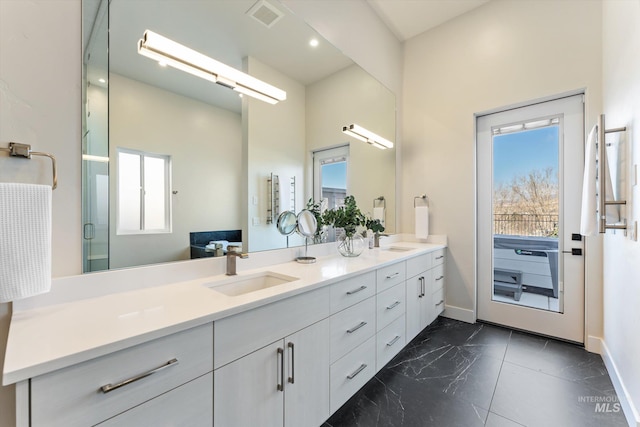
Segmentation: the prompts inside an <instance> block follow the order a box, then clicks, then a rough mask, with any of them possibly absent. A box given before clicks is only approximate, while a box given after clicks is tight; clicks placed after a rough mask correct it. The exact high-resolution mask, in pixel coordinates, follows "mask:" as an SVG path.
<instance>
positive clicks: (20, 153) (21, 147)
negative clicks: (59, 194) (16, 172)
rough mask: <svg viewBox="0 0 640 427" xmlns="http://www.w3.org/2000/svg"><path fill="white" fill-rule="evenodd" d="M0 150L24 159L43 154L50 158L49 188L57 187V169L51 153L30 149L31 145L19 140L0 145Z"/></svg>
mask: <svg viewBox="0 0 640 427" xmlns="http://www.w3.org/2000/svg"><path fill="white" fill-rule="evenodd" d="M0 151H5V152H8V153H9V155H10V156H11V157H23V158H25V159H31V156H43V157H48V158H50V159H51V167H52V171H53V183H52V185H51V188H52V189H53V190H55V189H56V188H57V187H58V170H57V168H56V158H55V156H54V155H53V154H49V153H43V152H39V151H31V145H29V144H20V143H19V142H10V143H9V146H8V147H0Z"/></svg>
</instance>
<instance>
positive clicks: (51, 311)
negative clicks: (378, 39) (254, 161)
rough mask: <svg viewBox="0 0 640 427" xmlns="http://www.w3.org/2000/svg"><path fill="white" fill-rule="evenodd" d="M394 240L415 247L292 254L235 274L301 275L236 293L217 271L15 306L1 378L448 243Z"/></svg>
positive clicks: (53, 366)
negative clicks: (302, 259)
mask: <svg viewBox="0 0 640 427" xmlns="http://www.w3.org/2000/svg"><path fill="white" fill-rule="evenodd" d="M393 246H395V247H398V246H400V247H403V248H412V250H408V251H402V252H396V251H390V250H388V248H376V249H369V250H367V249H365V252H363V254H362V255H360V256H359V257H355V258H346V257H342V256H340V255H339V254H336V255H331V256H324V257H318V259H317V262H316V263H314V264H299V263H297V262H295V261H291V262H286V263H282V264H275V265H271V266H268V267H263V268H258V269H254V270H249V271H242V272H240V273H238V276H236V277H238V278H240V277H241V276H250V275H254V274H257V273H260V272H265V271H269V272H274V273H278V274H283V275H287V276H293V277H294V278H298V279H299V280H294V281H291V282H288V283H284V284H281V285H277V286H274V287H271V288H266V289H261V290H258V291H255V292H251V293H247V294H244V295H239V296H233V297H232V296H227V295H224V294H222V293H220V292H217V291H215V289H214V288H212V287H214V286H215V284H216V282H218V281H220V282H224V281H226V280H228V279H229V276H225V275H218V276H210V277H206V278H201V279H197V280H190V281H184V282H177V283H172V284H168V285H163V286H157V287H151V288H145V289H138V290H133V291H129V292H120V293H115V294H110V295H105V296H100V297H96V298H89V299H82V300H79V301H73V302H67V303H63V304H56V305H51V306H46V307H39V308H34V309H31V310H26V311H17V312H14V314H13V316H12V318H11V326H10V329H9V337H8V340H7V350H6V354H5V362H4V369H3V377H2V383H3V384H4V385H7V384H12V383H16V382H19V381H23V380H25V379H28V378H32V377H35V376H38V375H42V374H45V373H48V372H52V371H54V370H57V369H61V368H64V367H67V366H71V365H75V364H77V363H81V362H84V361H86V360H89V359H93V358H96V357H99V356H103V355H105V354H109V353H112V352H114V351H118V350H121V349H124V348H127V347H131V346H133V345H137V344H141V343H143V342H146V341H149V340H152V339H156V338H160V337H163V336H166V335H170V334H173V333H176V332H180V331H183V330H186V329H189V328H192V327H195V326H198V325H202V324H205V323H208V322H212V321H215V320H218V319H221V318H223V317H228V316H231V315H234V314H238V313H241V312H243V311H246V310H250V309H252V308H255V307H259V306H262V305H265V304H269V303H272V302H275V301H278V300H281V299H284V298H288V297H291V296H294V295H297V294H300V293H303V292H307V291H310V290H312V289H316V288H319V287H322V286H327V285H330V284H332V283H335V282H337V281H340V280H343V279H346V278H348V277H350V276H353V275H356V274H360V273H364V272H367V271H371V270H375V269H377V268H380V267H382V266H384V265H387V264H391V263H394V262H397V261H401V260H404V259H409V258H412V257H415V256H417V255H420V254H422V253H426V252H431V251H434V250H437V249H440V248H444V247H445V245H442V244H434V243H416V242H394V244H393ZM238 262H242V261H241V260H238ZM212 339H213V337H212Z"/></svg>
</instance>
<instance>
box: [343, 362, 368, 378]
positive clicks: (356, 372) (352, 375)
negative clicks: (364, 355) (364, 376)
mask: <svg viewBox="0 0 640 427" xmlns="http://www.w3.org/2000/svg"><path fill="white" fill-rule="evenodd" d="M366 367H367V365H366V363H363V364H362V365H360V367H359V368H358V369H356V370H355V371H353V374H350V375H347V379H349V380H352V379H354V378H355V377H356V375H358V374H359V373H360V372H362V371H363V370H364V368H366Z"/></svg>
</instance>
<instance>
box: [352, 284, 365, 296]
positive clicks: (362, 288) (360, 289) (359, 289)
mask: <svg viewBox="0 0 640 427" xmlns="http://www.w3.org/2000/svg"><path fill="white" fill-rule="evenodd" d="M365 289H367V287H366V286H364V285H363V286H360V287H359V288H358V289H354V290H352V291H347V295H353V294H357V293H358V292H360V291H364V290H365Z"/></svg>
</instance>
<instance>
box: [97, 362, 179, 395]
mask: <svg viewBox="0 0 640 427" xmlns="http://www.w3.org/2000/svg"><path fill="white" fill-rule="evenodd" d="M177 364H178V359H171V360H169V361H168V362H167V363H165V364H164V365H161V366H158V367H157V368H154V369H152V370H150V371H147V372H145V373H142V374H140V375H136V376H135V377H131V378H129V379H126V380H124V381H121V382H119V383H118V384H106V385H103V386H102V387H100V390H101V391H102V392H103V393H105V394H106V393H109V392H110V391H113V390H115V389H117V388H120V387H124V386H126V385H128V384H131V383H134V382H136V381H138V380H141V379H143V378H146V377H148V376H149V375H153V374H155V373H156V372H160V371H162V370H163V369H167V368H169V367H171V366H174V365H177Z"/></svg>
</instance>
